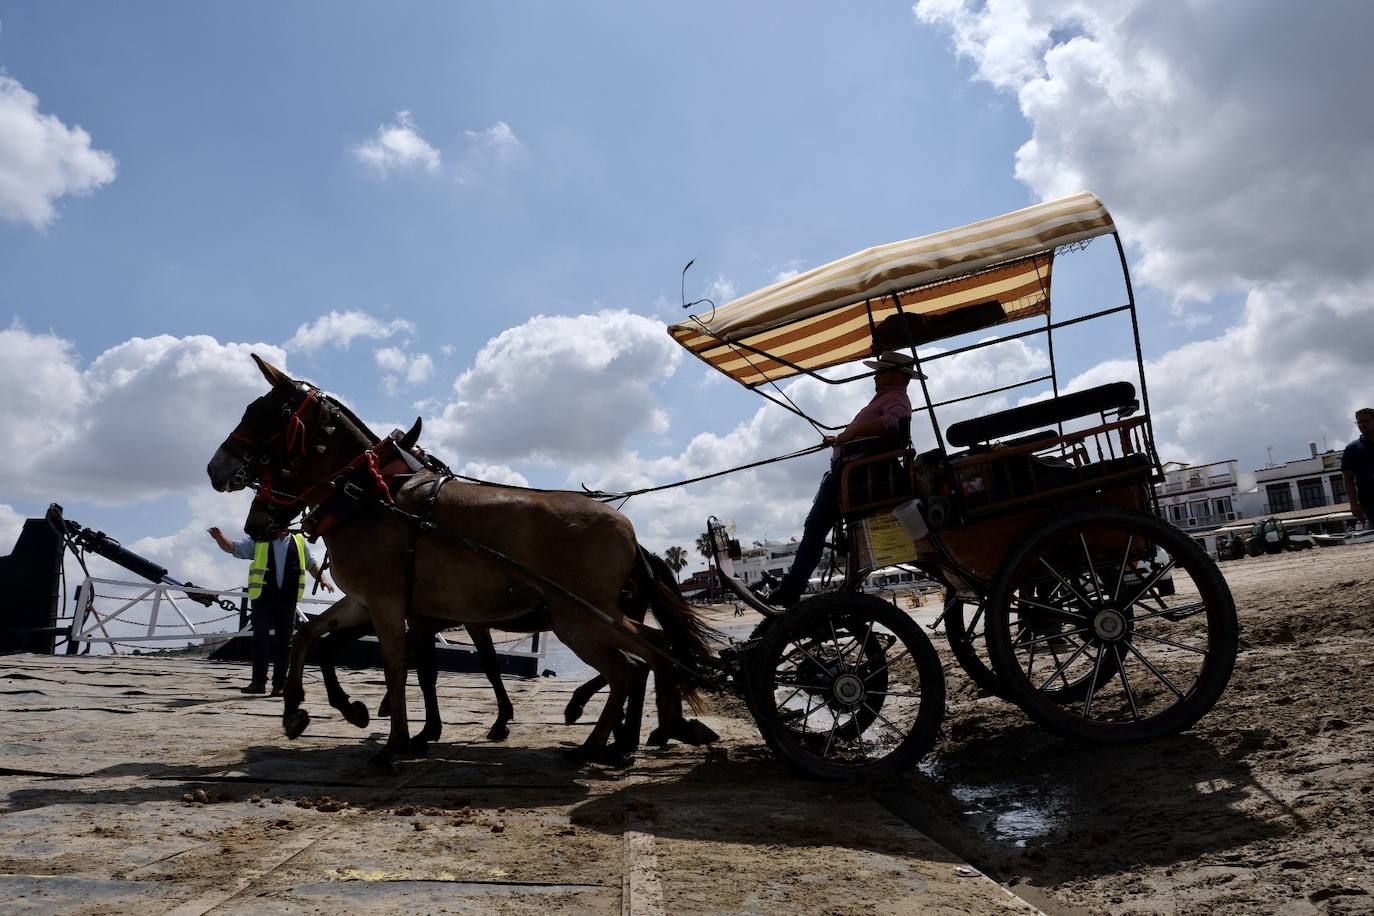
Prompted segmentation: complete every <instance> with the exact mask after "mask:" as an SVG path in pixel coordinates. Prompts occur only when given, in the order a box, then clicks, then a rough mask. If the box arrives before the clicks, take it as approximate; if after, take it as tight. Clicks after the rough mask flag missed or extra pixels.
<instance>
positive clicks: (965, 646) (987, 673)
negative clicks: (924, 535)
mask: <svg viewBox="0 0 1374 916" xmlns="http://www.w3.org/2000/svg"><path fill="white" fill-rule="evenodd" d="M984 608H985V603H984V602H979V603H977V604H973V603H970V602H965V601H963V600H962V599H961V598H960V597H959V596H958V595H957V594H956V593H955V591H954V589H952V588H947V589H945V610H944V622H945V641H946V642H948V643H949V651H950V653H951V654H952V655H953V656H954V660H955V661H956V662H958V663H959V667H960V668H963V669H964V673H965V674H967V675H968V676H969V678H970V679H971V680H972V681H973V683H975V684H977V685H978V688H979V689H980V690H982V691H983V692H984V693H989V694H991V695H992V696H995V697H1001V698H1002V699H1004V700H1005V699H1007V694H1006V690H1005V689H1003V687H1002V682H1001V680H999V679H998V677H997V672H996V671H993V670H992V662H991V661H990V660H989V659H988V654H987V653H988V643H987V632H986V627H985V623H986V616H987V615H986V614H985V613H984Z"/></svg>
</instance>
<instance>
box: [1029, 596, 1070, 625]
mask: <svg viewBox="0 0 1374 916" xmlns="http://www.w3.org/2000/svg"><path fill="white" fill-rule="evenodd" d="M1012 600H1013V601H1015V602H1016V603H1017V604H1021V605H1025V606H1026V607H1030V608H1035V609H1036V610H1037V611H1044V612H1045V613H1046V614H1049V615H1050V616H1052V617H1062V618H1063V619H1065V620H1067V621H1069V622H1070V623H1087V622H1088V616H1087V615H1086V614H1075V613H1073V612H1072V611H1067V610H1065V609H1064V608H1062V607H1055V606H1054V605H1053V604H1041V603H1040V602H1039V601H1035V600H1032V599H1030V598H1023V597H1021V596H1020V595H1017V596H1016V597H1015V598H1013V599H1012Z"/></svg>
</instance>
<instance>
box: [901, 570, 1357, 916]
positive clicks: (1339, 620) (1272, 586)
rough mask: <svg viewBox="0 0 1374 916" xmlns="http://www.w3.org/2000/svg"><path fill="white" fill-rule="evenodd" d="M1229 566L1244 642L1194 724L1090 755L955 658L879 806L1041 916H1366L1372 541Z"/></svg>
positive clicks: (1089, 749) (1092, 750)
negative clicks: (904, 773)
mask: <svg viewBox="0 0 1374 916" xmlns="http://www.w3.org/2000/svg"><path fill="white" fill-rule="evenodd" d="M1221 568H1222V572H1223V573H1224V575H1225V576H1226V579H1227V581H1228V583H1229V584H1230V587H1231V590H1232V592H1233V594H1234V596H1235V599H1236V606H1237V612H1238V615H1239V618H1240V623H1241V651H1240V655H1239V658H1238V660H1237V663H1236V669H1235V674H1234V675H1233V677H1232V679H1231V683H1230V686H1229V687H1228V689H1227V691H1226V693H1225V694H1224V695H1223V697H1222V699H1221V701H1220V703H1219V704H1218V705H1217V706H1216V708H1215V709H1214V710H1213V711H1212V712H1211V713H1210V714H1209V715H1208V716H1207V717H1206V718H1204V719H1203V720H1202V721H1201V722H1200V723H1199V724H1198V725H1196V726H1194V727H1193V728H1192V729H1190V730H1189V731H1187V732H1185V733H1184V734H1182V735H1180V736H1178V737H1175V738H1170V739H1165V740H1162V741H1158V742H1154V743H1150V744H1145V745H1137V746H1133V747H1125V748H1114V749H1097V748H1085V747H1082V746H1078V745H1074V744H1071V743H1069V742H1066V741H1063V740H1061V739H1058V738H1055V737H1053V736H1051V735H1049V734H1047V733H1046V732H1044V731H1043V730H1041V729H1039V728H1038V727H1036V726H1035V725H1033V724H1031V723H1030V722H1029V721H1028V720H1027V719H1026V718H1025V717H1024V716H1023V715H1022V714H1021V713H1020V711H1019V710H1017V709H1016V708H1014V707H1012V706H1009V705H1008V704H1006V703H1004V702H1002V701H1000V700H997V699H993V698H979V697H978V695H977V693H976V691H975V690H974V688H973V687H972V685H971V683H970V682H969V680H968V679H967V677H965V676H964V675H963V674H962V672H960V671H959V670H958V669H957V668H953V667H948V666H947V679H948V685H949V699H950V703H949V711H948V716H947V719H946V727H945V732H944V737H943V739H942V741H941V744H940V745H939V747H938V748H937V752H936V756H935V757H934V758H933V759H932V760H931V761H930V763H929V764H928V765H927V766H926V767H924V772H923V776H922V777H921V778H918V779H916V780H913V782H912V784H911V786H910V787H909V788H910V790H911V791H910V793H909V794H907V795H906V796H905V797H903V796H902V795H900V794H890V795H888V796H886V798H887V800H888V801H889V803H891V804H894V805H895V806H896V807H897V808H899V809H900V808H906V809H908V810H910V809H912V808H913V807H915V806H917V805H919V806H921V807H925V808H926V809H927V812H926V813H927V816H931V817H935V818H937V819H939V820H940V821H942V822H943V823H944V825H945V826H946V827H947V828H948V829H950V830H952V831H953V835H952V836H945V837H944V838H945V839H946V840H947V841H948V842H949V843H950V844H951V845H952V846H953V847H954V848H955V849H956V851H958V852H960V853H961V854H962V855H964V856H965V857H967V858H969V859H970V860H971V861H973V862H974V863H975V864H979V865H981V866H983V867H985V868H986V869H987V870H989V871H990V872H991V873H993V874H994V875H996V876H998V877H1000V878H1001V879H1003V880H1005V881H1006V882H1008V884H1009V885H1010V886H1011V887H1013V888H1014V889H1016V890H1017V891H1018V893H1021V894H1023V895H1024V896H1026V897H1027V898H1028V899H1031V900H1033V901H1039V902H1040V904H1041V906H1042V907H1043V908H1044V909H1046V910H1047V911H1049V912H1051V913H1054V912H1060V913H1142V914H1146V913H1148V914H1194V913H1195V914H1207V916H1222V914H1241V913H1244V914H1268V913H1282V914H1293V916H1296V914H1305V913H1374V779H1372V778H1371V777H1374V717H1372V716H1371V714H1372V713H1374V544H1365V545H1359V546H1349V547H1332V548H1322V549H1318V550H1310V551H1303V552H1300V553H1285V554H1279V555H1275V556H1265V557H1260V558H1247V559H1244V560H1235V561H1230V562H1226V563H1223V564H1221ZM936 835H937V836H939V835H940V834H939V832H938V830H937V831H936Z"/></svg>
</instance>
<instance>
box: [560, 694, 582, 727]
mask: <svg viewBox="0 0 1374 916" xmlns="http://www.w3.org/2000/svg"><path fill="white" fill-rule="evenodd" d="M580 718H582V704H581V703H579V702H577V701H576V700H573V701H572V702H571V703H569V704H568V705H567V706H566V707H565V708H564V710H563V724H564V725H572V724H573V723H574V722H576V721H577V720H578V719H580Z"/></svg>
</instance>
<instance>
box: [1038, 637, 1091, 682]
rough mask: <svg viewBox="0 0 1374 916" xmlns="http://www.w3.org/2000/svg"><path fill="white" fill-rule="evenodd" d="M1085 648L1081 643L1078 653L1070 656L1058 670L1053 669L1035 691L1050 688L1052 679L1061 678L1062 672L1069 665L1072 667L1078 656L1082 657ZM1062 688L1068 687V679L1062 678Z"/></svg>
mask: <svg viewBox="0 0 1374 916" xmlns="http://www.w3.org/2000/svg"><path fill="white" fill-rule="evenodd" d="M1087 648H1088V644H1087V643H1083V645H1081V646H1079V647H1078V651H1076V652H1074V654H1073V655H1070V656H1069V659H1068V661H1066V662H1064V664H1062V665H1060V666H1059V667H1058V668H1056V669H1054V671H1053V672H1051V673H1050V676H1049V677H1048V678H1047V679H1046V680H1045V682H1044V683H1043V684H1041V685H1040V686H1039V687H1038V688H1036V689H1037V690H1044V689H1045V688H1046V687H1048V686H1050V685H1051V684H1053V683H1054V679H1055V678H1057V677H1063V675H1064V670H1065V669H1066V668H1068V667H1069V665H1072V664H1073V663H1074V662H1075V661H1076V660H1077V659H1078V656H1080V655H1082V654H1083V653H1084V652H1085V651H1086V650H1087ZM1064 686H1065V687H1067V686H1069V679H1068V678H1067V677H1064Z"/></svg>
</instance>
